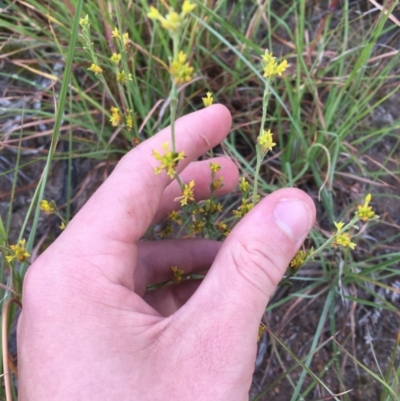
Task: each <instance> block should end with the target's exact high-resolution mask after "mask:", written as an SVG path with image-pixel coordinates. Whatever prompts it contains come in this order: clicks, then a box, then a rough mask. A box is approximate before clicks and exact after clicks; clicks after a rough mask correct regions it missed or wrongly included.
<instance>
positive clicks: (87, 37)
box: [8, 0, 377, 288]
mask: <svg viewBox="0 0 400 401" xmlns="http://www.w3.org/2000/svg"><path fill="white" fill-rule="evenodd" d="M163 5H164V7H163V9H157V8H156V7H154V6H150V7H149V9H148V12H147V17H148V18H149V19H150V20H151V21H152V22H153V23H154V24H155V25H158V26H160V27H161V29H163V30H165V31H166V32H167V33H168V35H167V36H168V37H169V39H170V41H171V49H172V55H171V57H170V58H169V59H168V60H164V61H163V60H160V63H161V64H162V65H163V66H164V68H165V69H166V70H167V71H168V73H169V76H170V87H169V97H168V101H167V102H168V103H167V104H169V107H170V127H171V137H170V141H168V142H165V143H164V144H163V145H162V148H161V149H153V157H154V158H155V159H156V160H157V161H158V163H159V164H158V166H156V167H155V168H154V173H155V174H167V176H168V177H170V178H171V179H173V180H176V181H177V182H178V184H179V186H180V189H181V194H180V196H178V197H177V198H176V199H175V201H176V204H177V205H176V209H177V210H173V211H172V212H170V213H169V214H168V220H167V221H166V222H165V224H164V225H163V226H162V227H160V228H159V229H158V230H157V231H156V235H157V236H158V237H159V238H167V237H169V236H171V235H173V234H175V233H176V231H177V230H179V231H180V232H181V233H182V232H183V233H184V235H189V236H201V237H207V238H213V239H221V238H223V237H224V236H227V235H228V234H229V232H230V229H231V228H232V226H233V225H234V223H235V222H237V221H239V220H240V219H241V218H242V217H244V216H245V215H246V214H247V213H248V212H249V211H250V210H251V209H252V208H253V207H254V206H255V205H256V204H257V203H258V202H259V200H260V195H259V193H258V192H259V191H258V184H259V174H260V168H261V165H262V162H263V160H264V158H265V157H266V155H267V154H268V153H269V152H271V151H273V149H274V147H275V146H276V143H275V142H274V134H273V132H272V131H271V129H270V128H269V127H266V126H265V122H266V116H267V107H268V101H269V98H270V96H271V87H272V86H273V84H274V81H275V80H277V79H279V78H280V77H282V76H283V74H284V73H285V71H286V69H287V68H288V67H289V63H288V61H287V60H286V59H281V60H279V59H278V58H277V57H275V56H274V55H273V54H272V52H271V51H270V50H265V51H264V53H263V54H262V55H261V69H262V72H263V77H264V93H263V98H262V118H261V124H260V127H259V134H258V137H257V140H256V143H255V149H256V166H255V173H254V177H253V184H252V185H251V184H250V183H249V181H247V180H246V178H245V177H242V178H241V179H240V182H239V192H240V195H241V196H240V204H239V206H238V207H237V208H236V209H235V210H233V211H232V212H231V217H230V218H228V219H225V220H223V219H222V216H223V215H224V216H226V213H224V210H223V205H222V204H221V203H220V202H218V201H217V199H216V191H217V190H218V189H219V188H221V187H222V186H223V176H221V174H220V170H221V166H220V165H219V164H218V163H210V198H209V199H208V200H206V201H202V202H197V201H196V199H195V195H194V191H195V188H196V182H195V181H193V180H191V181H189V182H183V181H182V180H181V178H180V177H179V175H178V174H177V171H176V167H177V166H178V164H179V162H180V161H181V160H183V159H184V157H185V154H184V152H183V151H181V150H179V149H177V148H176V143H175V121H176V118H177V105H178V90H179V88H180V87H182V86H183V85H188V84H191V81H192V80H193V77H194V75H195V72H194V68H193V67H192V66H191V63H190V61H189V57H188V54H186V53H185V51H184V50H183V43H184V36H185V32H186V30H187V28H188V25H189V24H190V23H191V20H192V13H193V12H195V10H196V4H194V3H192V2H191V1H190V0H185V1H183V3H182V5H181V8H180V10H175V9H174V8H173V7H170V6H168V5H167V4H166V3H164V2H163ZM80 25H81V30H82V33H81V37H82V39H83V42H84V45H85V47H84V49H85V50H86V52H87V54H88V55H89V60H88V67H87V69H88V70H89V71H90V72H91V73H93V74H94V78H95V79H97V80H99V81H100V82H101V83H102V84H103V85H104V89H105V91H106V93H107V94H108V95H109V99H111V102H112V105H111V107H110V108H109V110H110V112H109V123H110V125H111V126H113V127H117V128H121V129H125V130H126V131H127V132H132V133H133V136H134V143H136V142H135V139H136V141H137V142H138V141H140V139H139V134H138V129H137V121H136V118H135V113H134V108H133V101H132V96H134V95H133V93H135V92H134V91H133V87H132V85H134V83H135V71H134V68H132V65H130V64H129V63H128V50H129V46H130V39H129V35H128V34H127V33H123V32H122V30H121V25H120V21H118V26H119V28H117V27H114V28H113V30H112V35H111V36H112V39H113V40H114V47H115V51H112V52H110V54H109V55H108V56H107V58H106V59H105V60H106V61H104V62H103V64H100V61H99V58H98V57H97V55H96V53H95V50H94V47H93V43H92V41H91V33H90V21H89V18H88V16H86V17H84V18H82V19H81V20H80ZM102 60H104V58H103V59H102ZM106 73H107V74H106ZM110 77H111V79H112V80H113V81H114V82H113V84H115V83H116V84H117V86H118V91H119V94H120V96H119V98H120V99H121V100H120V102H117V100H116V99H115V97H114V96H113V93H112V91H111V89H110V86H109V83H108V82H107V79H110ZM202 101H203V105H204V107H208V106H210V105H212V104H213V102H214V96H213V94H212V93H211V92H206V93H205V96H204V97H202ZM131 135H132V134H131ZM370 202H371V195H370V194H368V195H367V196H366V198H365V201H364V204H362V205H359V206H358V209H357V211H356V212H355V215H354V217H353V219H352V220H351V221H350V222H348V223H347V224H345V223H344V222H335V229H333V230H332V234H331V236H330V237H329V238H328V239H327V240H326V241H325V243H323V244H322V245H321V246H319V247H318V248H317V249H315V250H314V249H313V248H312V247H311V248H309V249H301V250H299V251H298V252H297V254H296V255H295V257H294V258H293V260H292V261H291V263H290V265H289V266H288V269H287V272H286V275H285V277H284V279H283V280H282V282H281V284H289V282H290V278H292V277H293V276H294V275H295V274H296V273H297V272H298V271H299V269H301V268H302V267H303V266H304V265H305V264H306V263H307V262H308V261H310V260H311V259H313V258H315V257H317V256H318V255H319V254H321V252H323V251H324V250H326V249H327V248H332V247H334V248H337V249H338V250H340V249H344V248H348V249H349V250H353V249H354V248H355V247H356V243H355V242H353V239H354V238H353V232H354V230H355V229H356V228H357V227H358V224H359V223H360V222H368V221H369V220H372V219H376V218H377V216H376V215H375V212H374V211H373V210H372V207H371V206H370V205H369V204H370ZM40 208H41V210H42V211H44V212H45V213H46V214H53V213H54V214H56V215H58V216H59V218H60V219H61V221H62V225H61V226H60V228H64V227H65V225H66V224H67V222H66V221H64V220H63V216H62V214H61V213H60V212H59V210H58V208H57V206H56V205H55V203H54V202H48V201H42V203H41V206H40ZM179 209H180V210H179ZM23 245H24V244H23V243H21V244H19V245H18V244H17V245H13V247H14V248H15V249H14V248H12V247H11V248H10V250H9V257H8V258H9V259H10V261H13V260H18V256H17V251H18V252H19V253H18V255H21V257H24V255H25V254H24V252H23V249H24V248H23ZM18 247H19V248H18ZM25 256H26V255H25ZM199 277H200V276H199ZM187 278H191V279H193V278H194V275H193V274H192V275H190V276H189V275H185V272H184V270H183V269H182V266H171V280H169V282H175V283H179V282H181V281H182V280H185V279H187ZM166 283H167V282H166ZM166 283H161V284H157V286H150V288H158V287H159V286H160V285H165V284H166Z"/></svg>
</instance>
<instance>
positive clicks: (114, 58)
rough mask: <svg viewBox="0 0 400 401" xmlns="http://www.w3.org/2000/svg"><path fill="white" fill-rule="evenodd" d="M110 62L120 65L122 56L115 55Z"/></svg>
mask: <svg viewBox="0 0 400 401" xmlns="http://www.w3.org/2000/svg"><path fill="white" fill-rule="evenodd" d="M110 60H111V62H112V63H113V64H115V65H118V64H119V62H120V61H121V54H120V53H113V55H112V56H111V57H110Z"/></svg>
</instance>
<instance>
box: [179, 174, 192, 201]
mask: <svg viewBox="0 0 400 401" xmlns="http://www.w3.org/2000/svg"><path fill="white" fill-rule="evenodd" d="M193 188H194V181H193V180H192V181H190V182H189V184H184V185H183V190H182V196H181V199H180V202H181V206H185V205H187V203H188V202H189V201H191V202H193V201H194V192H193Z"/></svg>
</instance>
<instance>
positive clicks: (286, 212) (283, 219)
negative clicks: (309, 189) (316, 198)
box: [273, 198, 311, 241]
mask: <svg viewBox="0 0 400 401" xmlns="http://www.w3.org/2000/svg"><path fill="white" fill-rule="evenodd" d="M273 215H274V219H275V221H276V223H277V224H278V226H279V228H280V229H281V230H282V231H283V232H284V233H285V234H286V235H287V236H288V237H290V238H292V239H293V240H294V241H298V240H299V239H301V238H302V237H304V236H305V235H306V234H307V233H308V230H309V229H310V228H311V227H310V226H311V211H310V209H309V207H308V206H307V204H306V203H305V202H303V201H302V200H300V199H295V198H292V199H282V200H281V201H280V202H279V203H278V204H276V205H275V207H274V211H273Z"/></svg>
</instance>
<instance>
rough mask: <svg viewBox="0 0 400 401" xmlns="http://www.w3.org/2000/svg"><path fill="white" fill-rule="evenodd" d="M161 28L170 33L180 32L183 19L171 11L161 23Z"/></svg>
mask: <svg viewBox="0 0 400 401" xmlns="http://www.w3.org/2000/svg"><path fill="white" fill-rule="evenodd" d="M160 22H161V26H162V27H163V28H164V29H166V30H167V31H170V32H175V33H176V32H179V31H180V29H181V26H182V17H181V16H180V15H179V14H178V13H177V12H175V11H173V10H171V11H170V12H169V13H168V14H167V15H166V17H165V18H163V19H162V20H161V21H160Z"/></svg>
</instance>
